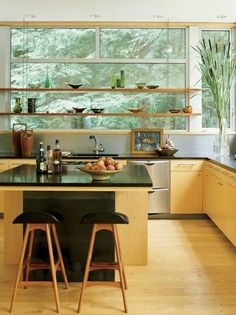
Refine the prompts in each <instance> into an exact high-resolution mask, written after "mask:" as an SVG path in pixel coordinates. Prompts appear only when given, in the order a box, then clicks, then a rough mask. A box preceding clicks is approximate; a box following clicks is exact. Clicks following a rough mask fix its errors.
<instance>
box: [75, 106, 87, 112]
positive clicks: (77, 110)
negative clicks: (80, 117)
mask: <svg viewBox="0 0 236 315" xmlns="http://www.w3.org/2000/svg"><path fill="white" fill-rule="evenodd" d="M73 109H74V110H75V112H76V113H82V112H83V111H84V110H85V109H86V107H80V108H79V107H73Z"/></svg>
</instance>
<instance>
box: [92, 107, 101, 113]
mask: <svg viewBox="0 0 236 315" xmlns="http://www.w3.org/2000/svg"><path fill="white" fill-rule="evenodd" d="M91 110H92V111H93V112H94V114H101V112H103V111H104V108H91Z"/></svg>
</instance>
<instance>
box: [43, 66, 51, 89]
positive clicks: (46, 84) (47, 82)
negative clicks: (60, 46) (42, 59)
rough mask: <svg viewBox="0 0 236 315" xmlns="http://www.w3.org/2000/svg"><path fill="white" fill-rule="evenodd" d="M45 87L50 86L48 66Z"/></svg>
mask: <svg viewBox="0 0 236 315" xmlns="http://www.w3.org/2000/svg"><path fill="white" fill-rule="evenodd" d="M44 87H45V89H48V88H50V81H49V76H48V68H47V70H46V77H45V80H44Z"/></svg>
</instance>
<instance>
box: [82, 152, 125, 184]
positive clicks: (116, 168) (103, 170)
mask: <svg viewBox="0 0 236 315" xmlns="http://www.w3.org/2000/svg"><path fill="white" fill-rule="evenodd" d="M80 170H81V171H83V172H85V173H88V174H90V175H91V176H92V178H93V180H108V179H110V177H111V175H113V174H117V173H120V172H122V171H124V168H123V164H122V163H121V162H118V161H115V160H113V158H111V157H105V156H103V157H100V158H99V159H98V160H97V161H95V162H88V163H86V164H85V165H84V166H83V167H82V168H81V169H80Z"/></svg>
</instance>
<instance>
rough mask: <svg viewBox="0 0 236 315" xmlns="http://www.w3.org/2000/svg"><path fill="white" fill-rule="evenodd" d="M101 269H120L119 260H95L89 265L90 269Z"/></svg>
mask: <svg viewBox="0 0 236 315" xmlns="http://www.w3.org/2000/svg"><path fill="white" fill-rule="evenodd" d="M99 269H109V270H118V263H117V262H100V261H99V262H93V263H91V265H90V266H89V270H90V271H93V270H99Z"/></svg>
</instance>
